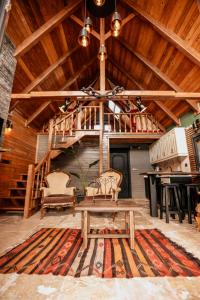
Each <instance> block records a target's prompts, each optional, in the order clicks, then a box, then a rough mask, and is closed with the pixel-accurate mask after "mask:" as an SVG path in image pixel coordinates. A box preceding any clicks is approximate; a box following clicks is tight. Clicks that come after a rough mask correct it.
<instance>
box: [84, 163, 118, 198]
mask: <svg viewBox="0 0 200 300" xmlns="http://www.w3.org/2000/svg"><path fill="white" fill-rule="evenodd" d="M121 182H122V174H121V173H120V172H119V171H116V170H113V169H110V170H107V171H106V172H103V173H102V174H101V175H100V176H99V177H97V178H96V179H95V180H94V181H92V182H91V183H90V185H89V186H88V187H86V199H92V198H93V199H102V198H103V199H104V198H105V199H111V200H115V201H117V199H118V194H119V192H120V191H121V188H120V184H121Z"/></svg>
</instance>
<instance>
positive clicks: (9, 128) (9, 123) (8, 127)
mask: <svg viewBox="0 0 200 300" xmlns="http://www.w3.org/2000/svg"><path fill="white" fill-rule="evenodd" d="M12 129H13V123H12V120H11V119H7V121H6V132H11V131H12Z"/></svg>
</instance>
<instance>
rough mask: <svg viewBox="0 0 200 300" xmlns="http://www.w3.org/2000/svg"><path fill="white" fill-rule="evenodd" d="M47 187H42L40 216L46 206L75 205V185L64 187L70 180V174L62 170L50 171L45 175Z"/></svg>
mask: <svg viewBox="0 0 200 300" xmlns="http://www.w3.org/2000/svg"><path fill="white" fill-rule="evenodd" d="M45 181H46V184H47V187H42V188H41V191H42V193H43V195H42V199H41V218H43V217H44V215H45V211H46V208H61V207H68V206H72V207H74V206H75V191H76V188H75V187H66V186H67V185H68V184H69V182H70V175H69V174H68V173H64V172H52V173H49V174H48V175H47V176H46V177H45Z"/></svg>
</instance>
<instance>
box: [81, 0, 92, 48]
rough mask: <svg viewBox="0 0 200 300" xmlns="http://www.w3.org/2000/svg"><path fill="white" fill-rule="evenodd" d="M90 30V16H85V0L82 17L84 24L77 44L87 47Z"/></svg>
mask: <svg viewBox="0 0 200 300" xmlns="http://www.w3.org/2000/svg"><path fill="white" fill-rule="evenodd" d="M91 31H92V20H91V18H90V17H87V18H86V0H85V17H84V26H83V28H82V29H81V31H80V33H79V37H78V43H79V45H81V46H83V47H87V46H88V45H89V43H90V36H89V33H90V32H91Z"/></svg>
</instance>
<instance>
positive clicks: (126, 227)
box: [125, 211, 128, 233]
mask: <svg viewBox="0 0 200 300" xmlns="http://www.w3.org/2000/svg"><path fill="white" fill-rule="evenodd" d="M127 214H128V213H127V211H125V230H126V233H128V220H127Z"/></svg>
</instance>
